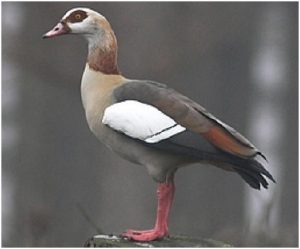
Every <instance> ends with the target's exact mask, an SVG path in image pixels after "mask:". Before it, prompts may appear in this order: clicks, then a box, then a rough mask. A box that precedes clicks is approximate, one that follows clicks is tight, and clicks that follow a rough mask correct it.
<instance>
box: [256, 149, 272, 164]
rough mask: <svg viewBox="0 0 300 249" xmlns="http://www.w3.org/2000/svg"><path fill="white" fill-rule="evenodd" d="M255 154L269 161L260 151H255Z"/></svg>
mask: <svg viewBox="0 0 300 249" xmlns="http://www.w3.org/2000/svg"><path fill="white" fill-rule="evenodd" d="M255 155H259V156H260V157H262V158H263V159H264V160H265V161H266V162H267V163H269V161H268V159H267V157H266V156H265V155H264V154H263V153H262V152H260V151H257V152H256V154H255Z"/></svg>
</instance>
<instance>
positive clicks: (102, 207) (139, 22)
mask: <svg viewBox="0 0 300 249" xmlns="http://www.w3.org/2000/svg"><path fill="white" fill-rule="evenodd" d="M77 6H84V7H89V8H92V9H94V10H96V11H99V12H100V13H102V14H103V15H104V16H106V17H107V19H108V20H109V21H110V23H111V25H112V27H113V29H114V31H115V33H116V35H117V38H118V44H119V66H120V69H121V71H122V73H123V74H124V75H125V76H126V77H129V78H137V79H151V80H155V81H158V82H162V83H166V84H168V85H169V86H170V87H172V88H175V89H176V90H178V91H180V92H182V93H183V94H185V95H187V96H189V97H190V98H192V99H194V100H195V101H197V102H199V103H200V104H201V105H203V106H204V107H206V108H207V109H208V110H209V111H210V112H212V113H213V114H214V115H216V116H217V117H218V118H220V119H221V120H223V121H224V122H226V123H228V124H230V125H231V126H233V127H234V128H236V129H237V130H239V131H240V132H241V133H242V134H244V135H246V136H247V137H248V138H249V139H250V140H251V141H252V142H253V143H254V144H256V145H257V147H258V148H260V149H261V150H262V151H263V152H264V153H265V154H266V156H267V157H268V160H269V163H265V165H266V168H267V169H268V170H269V171H270V172H271V173H272V174H273V175H274V177H275V179H276V180H277V184H271V186H270V188H269V190H267V191H266V190H262V191H256V190H253V189H250V187H249V186H248V185H247V184H246V183H244V182H243V180H242V179H241V178H240V177H239V176H238V175H237V174H231V173H228V172H225V171H222V170H220V169H217V168H214V167H207V166H205V165H200V164H198V165H193V166H191V167H188V168H184V169H181V170H179V171H178V173H177V175H176V184H177V193H176V196H175V203H174V207H173V209H172V212H171V218H170V232H171V234H184V235H190V236H194V237H202V238H213V239H216V240H223V241H226V242H228V243H230V244H232V245H235V246H297V245H298V3H297V2H286V3H283V2H266V3H264V2H244V3H242V2H235V3H230V2H221V3H216V2H193V3H182V2H176V3H170V2H164V3H158V2H151V3H150V2H130V3H126V2H119V3H117V2H92V3H89V2H76V3H72V2H52V3H51V2H48V3H39V2H2V245H3V246H14V247H22V246H59V247H62V246H82V245H83V244H84V242H85V241H86V240H87V239H88V238H89V237H91V236H92V235H94V234H97V233H100V232H102V233H107V234H109V233H114V234H119V233H121V232H122V231H124V230H126V229H127V228H137V229H147V228H150V227H152V226H153V224H154V221H155V212H156V196H155V191H156V184H155V183H154V181H153V180H152V179H151V178H150V177H149V176H148V175H147V173H146V170H145V169H144V168H143V167H140V166H138V165H133V164H131V163H129V162H127V161H125V160H123V159H121V158H119V157H118V156H116V155H115V154H113V153H111V152H110V151H109V150H108V149H107V148H106V147H104V146H103V145H102V144H100V143H99V142H98V141H97V139H96V138H95V137H94V135H92V133H91V132H90V131H89V129H88V126H87V123H86V120H85V115H84V112H83V108H82V104H81V99H80V80H81V75H82V72H83V69H84V66H85V58H86V54H87V45H86V42H85V41H84V40H83V39H82V38H80V37H75V36H64V37H59V38H55V39H51V40H50V39H49V40H42V39H41V37H42V34H44V33H45V32H46V31H48V30H49V29H52V27H53V26H54V25H55V24H56V23H57V22H58V21H59V20H60V18H61V17H62V16H63V15H64V13H65V12H66V11H67V10H69V9H71V8H73V7H77Z"/></svg>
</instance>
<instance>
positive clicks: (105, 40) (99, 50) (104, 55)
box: [87, 30, 120, 74]
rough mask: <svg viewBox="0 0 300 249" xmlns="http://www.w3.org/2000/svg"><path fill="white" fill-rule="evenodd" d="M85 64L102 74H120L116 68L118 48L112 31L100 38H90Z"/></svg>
mask: <svg viewBox="0 0 300 249" xmlns="http://www.w3.org/2000/svg"><path fill="white" fill-rule="evenodd" d="M88 40H89V53H88V58H87V63H88V65H89V67H90V68H91V69H93V70H95V71H99V72H101V73H104V74H120V71H119V68H118V61H117V54H118V47H117V41H116V37H115V35H114V33H113V31H112V30H110V31H106V32H105V33H104V34H103V33H102V34H101V36H100V35H98V36H96V35H95V36H94V37H90V39H88Z"/></svg>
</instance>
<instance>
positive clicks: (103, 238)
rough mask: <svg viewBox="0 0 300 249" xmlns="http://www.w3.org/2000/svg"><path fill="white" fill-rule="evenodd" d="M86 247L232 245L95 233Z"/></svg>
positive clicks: (191, 239)
mask: <svg viewBox="0 0 300 249" xmlns="http://www.w3.org/2000/svg"><path fill="white" fill-rule="evenodd" d="M84 246H85V247H231V245H229V244H227V243H224V242H222V241H216V240H213V239H200V238H191V237H187V236H171V237H168V238H164V239H162V240H159V241H151V242H136V241H131V240H127V239H123V238H121V237H118V236H115V235H104V234H103V235H95V236H93V237H92V238H90V239H89V240H88V241H86V242H85V244H84Z"/></svg>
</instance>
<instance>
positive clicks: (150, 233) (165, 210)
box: [122, 179, 175, 241]
mask: <svg viewBox="0 0 300 249" xmlns="http://www.w3.org/2000/svg"><path fill="white" fill-rule="evenodd" d="M174 193H175V184H174V182H173V179H172V180H171V181H170V182H168V183H160V184H159V185H158V189H157V198H158V207H157V217H156V222H155V226H154V228H153V229H151V230H145V231H136V230H131V229H130V230H127V231H126V232H125V233H123V234H122V236H123V237H126V238H129V239H132V240H136V241H152V240H156V239H161V238H163V237H166V236H168V235H169V232H168V218H169V213H170V209H171V206H172V203H173V199H174Z"/></svg>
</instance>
